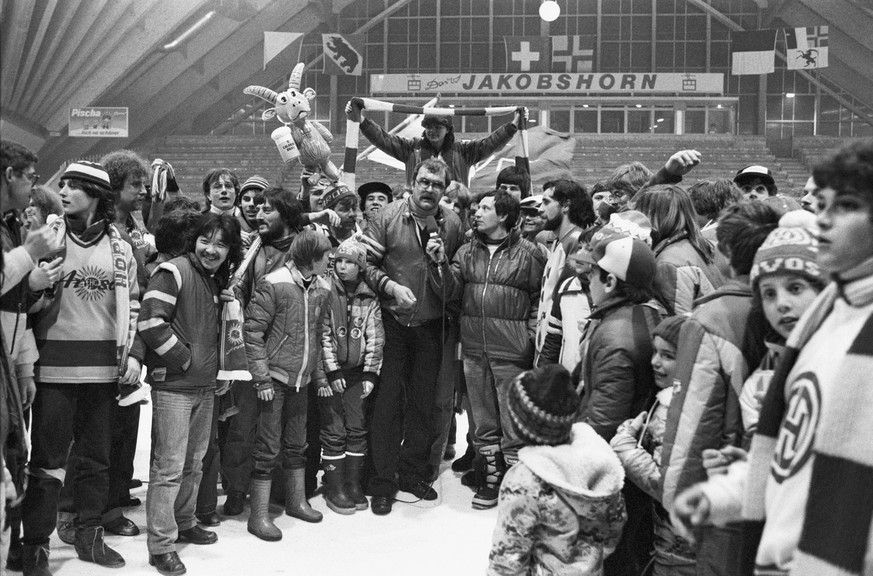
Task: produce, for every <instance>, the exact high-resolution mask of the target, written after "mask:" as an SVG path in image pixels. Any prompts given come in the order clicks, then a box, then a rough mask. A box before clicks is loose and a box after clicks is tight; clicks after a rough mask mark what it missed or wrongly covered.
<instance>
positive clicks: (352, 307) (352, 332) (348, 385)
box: [318, 238, 385, 514]
mask: <svg viewBox="0 0 873 576" xmlns="http://www.w3.org/2000/svg"><path fill="white" fill-rule="evenodd" d="M335 258H336V260H335V262H334V269H333V271H332V272H331V273H330V274H329V275H328V278H329V281H330V283H331V288H332V292H331V298H330V306H329V314H330V331H329V332H327V333H325V335H324V340H323V345H324V371H325V373H326V376H327V379H326V380H324V381H322V382H321V383H320V384H321V385H320V386H319V388H318V405H319V410H320V412H321V459H322V462H323V465H324V485H325V492H324V500H325V502H326V503H327V505H328V507H329V508H330V509H331V510H333V511H334V512H337V513H338V514H353V513H354V512H355V510H366V509H367V507H368V505H369V504H368V502H367V497H366V496H364V493H363V492H362V491H361V483H360V472H361V466H362V465H363V463H364V457H365V456H366V453H367V430H366V427H365V424H364V399H365V398H366V397H367V396H369V395H370V393H371V392H372V391H373V388H374V387H375V385H376V382H377V381H378V379H379V371H380V370H381V368H382V348H383V346H384V344H385V330H384V328H383V326H382V309H381V307H380V306H379V300H378V299H377V298H376V295H375V294H374V293H373V291H372V290H371V289H370V288H369V287H368V286H367V284H366V283H365V282H363V281H362V275H361V271H362V270H363V269H364V267H365V266H366V263H367V249H366V248H365V247H364V245H363V244H361V243H360V242H358V241H357V240H355V239H354V238H350V239H348V240H346V241H344V242H343V243H342V244H340V245H339V248H337V251H336V254H335ZM328 383H329V384H328Z"/></svg>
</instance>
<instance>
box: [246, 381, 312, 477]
mask: <svg viewBox="0 0 873 576" xmlns="http://www.w3.org/2000/svg"><path fill="white" fill-rule="evenodd" d="M273 387H274V393H275V396H274V397H273V399H272V400H271V401H269V402H264V401H259V402H258V404H259V411H258V433H257V437H256V440H255V453H254V467H253V468H252V478H270V477H271V475H272V473H273V469H274V468H275V467H276V464H277V463H279V464H281V466H282V468H283V469H284V470H293V469H295V468H305V467H306V459H305V456H304V452H305V451H306V410H307V407H308V405H309V389H308V387H306V388H301V389H300V390H297V389H296V388H292V387H290V386H285V385H283V384H280V383H278V382H276V381H273Z"/></svg>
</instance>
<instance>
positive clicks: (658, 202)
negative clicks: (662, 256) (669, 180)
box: [634, 184, 715, 263]
mask: <svg viewBox="0 0 873 576" xmlns="http://www.w3.org/2000/svg"><path fill="white" fill-rule="evenodd" d="M634 208H635V209H636V210H639V211H640V212H642V213H643V214H645V215H646V216H647V217H648V218H649V220H650V221H651V222H652V230H653V231H656V232H657V236H658V242H657V244H660V243H662V242H664V241H666V240H669V239H671V238H679V237H682V236H685V237H686V238H687V239H688V242H690V243H691V246H692V247H694V249H695V250H697V252H699V253H700V255H701V256H702V257H703V259H704V260H705V261H706V262H708V263H709V262H712V259H713V257H714V256H715V253H714V251H713V248H712V244H710V243H709V241H708V240H707V239H706V238H704V237H703V236H701V234H700V227H699V226H698V225H697V219H696V218H695V213H694V207H693V206H692V205H691V198H690V197H689V196H688V193H687V192H685V190H683V189H682V188H680V187H678V186H673V185H672V184H661V185H657V186H649V187H647V188H643V189H642V190H641V191H640V193H639V195H638V196H637V197H636V198H634ZM657 244H655V246H653V248H657Z"/></svg>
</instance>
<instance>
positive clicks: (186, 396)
mask: <svg viewBox="0 0 873 576" xmlns="http://www.w3.org/2000/svg"><path fill="white" fill-rule="evenodd" d="M214 402H215V390H214V389H213V388H211V387H210V388H203V389H202V390H199V391H197V392H175V391H171V390H161V389H153V390H152V404H153V409H152V410H153V411H152V462H151V469H150V470H149V489H148V493H147V495H146V526H147V530H148V549H149V553H151V554H166V553H168V552H173V551H174V550H175V549H176V546H175V542H176V540H177V538H178V537H179V530H188V529H189V528H193V527H194V525H195V524H197V519H196V518H195V517H194V510H195V506H196V502H197V490H198V488H199V486H200V479H201V477H202V476H203V472H202V465H203V456H204V455H205V454H206V448H207V446H208V444H209V433H210V431H211V429H212V412H213V404H214Z"/></svg>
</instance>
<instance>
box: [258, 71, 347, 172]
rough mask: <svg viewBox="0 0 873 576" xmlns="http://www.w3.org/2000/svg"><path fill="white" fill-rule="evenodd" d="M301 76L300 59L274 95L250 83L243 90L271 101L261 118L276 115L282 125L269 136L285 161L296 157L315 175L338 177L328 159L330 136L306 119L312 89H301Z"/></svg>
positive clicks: (270, 91) (313, 95)
mask: <svg viewBox="0 0 873 576" xmlns="http://www.w3.org/2000/svg"><path fill="white" fill-rule="evenodd" d="M302 77H303V62H300V63H299V64H297V66H295V67H294V71H293V72H291V79H290V80H289V81H288V89H287V90H286V91H284V92H282V93H281V94H276V93H275V92H273V91H272V90H270V89H269V88H264V87H263V86H249V87H248V88H246V89H245V90H243V92H244V93H246V94H249V95H250V96H257V97H259V98H262V99H263V100H266V101H267V102H269V103H270V104H273V105H274V106H275V108H270V109H268V110H265V111H264V113H263V115H262V117H263V119H264V120H269V119H270V118H272V117H273V116H275V117H277V118H278V119H279V121H280V122H282V124H284V126H282V127H281V128H277V129H276V130H274V131H273V134H272V137H273V140H275V141H276V145H277V146H278V147H279V151H280V152H281V153H282V157H283V159H284V160H285V162H290V161H292V160H293V159H294V158H297V157H298V156H299V158H300V163H301V164H303V166H304V167H305V168H306V169H307V170H309V171H311V172H314V173H315V174H314V175H313V178H318V172H319V171H320V172H321V173H322V174H324V175H325V176H326V177H327V178H328V179H330V180H331V181H333V182H336V181H337V180H339V177H340V173H339V170H337V167H336V166H335V165H334V163H333V162H331V161H330V142H332V141H333V136H332V135H331V133H330V131H328V129H327V128H325V127H324V126H322V125H321V124H319V123H318V122H310V121H309V120H307V119H306V118H307V116H309V112H310V111H311V108H310V107H309V101H310V100H312V99H313V98H315V90H313V89H312V88H306V89H305V90H302V91H301V90H300V79H301V78H302Z"/></svg>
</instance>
